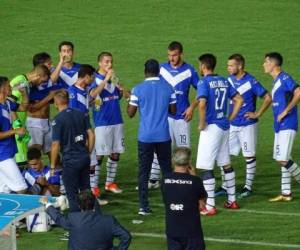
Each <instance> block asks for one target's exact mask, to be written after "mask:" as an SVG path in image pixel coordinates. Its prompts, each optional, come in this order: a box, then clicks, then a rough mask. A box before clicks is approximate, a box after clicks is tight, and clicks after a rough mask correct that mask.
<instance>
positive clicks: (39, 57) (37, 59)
mask: <svg viewBox="0 0 300 250" xmlns="http://www.w3.org/2000/svg"><path fill="white" fill-rule="evenodd" d="M50 59H51V56H50V55H49V54H48V53H47V52H41V53H37V54H35V55H34V56H33V58H32V64H33V66H34V67H35V66H37V65H41V64H44V63H45V62H47V61H48V60H50Z"/></svg>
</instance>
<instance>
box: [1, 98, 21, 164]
mask: <svg viewBox="0 0 300 250" xmlns="http://www.w3.org/2000/svg"><path fill="white" fill-rule="evenodd" d="M18 107H19V104H17V103H15V102H12V101H10V100H7V101H6V102H5V103H0V131H1V132H5V131H8V130H10V129H12V120H11V111H17V109H18ZM16 153H17V146H16V141H15V136H11V137H8V138H5V139H2V140H0V161H4V160H7V159H10V158H14V156H15V154H16Z"/></svg>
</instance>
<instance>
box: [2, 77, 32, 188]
mask: <svg viewBox="0 0 300 250" xmlns="http://www.w3.org/2000/svg"><path fill="white" fill-rule="evenodd" d="M19 91H20V93H21V95H22V97H23V98H22V102H21V103H20V104H17V103H15V102H13V101H11V100H9V99H8V96H9V95H10V94H11V87H10V85H9V80H8V78H7V77H5V76H0V193H10V192H11V191H13V192H17V193H25V192H26V191H27V185H26V183H25V180H24V178H23V176H22V174H21V173H20V170H19V168H18V166H17V164H16V161H15V159H14V157H15V154H16V153H17V146H16V142H15V135H19V136H24V134H25V132H26V130H25V128H24V127H20V128H17V129H13V128H12V112H15V111H23V112H25V111H26V110H27V106H28V99H27V94H26V90H25V88H20V89H19ZM26 102H27V103H26Z"/></svg>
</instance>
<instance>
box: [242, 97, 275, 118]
mask: <svg viewBox="0 0 300 250" xmlns="http://www.w3.org/2000/svg"><path fill="white" fill-rule="evenodd" d="M262 98H263V103H262V105H261V106H260V108H259V110H258V111H257V112H247V113H246V114H245V117H247V118H248V119H256V118H259V117H261V116H262V115H263V114H264V113H265V112H266V110H267V109H268V108H269V107H270V105H271V102H272V97H271V95H270V94H269V93H268V92H267V93H266V94H265V95H264V96H263V97H262Z"/></svg>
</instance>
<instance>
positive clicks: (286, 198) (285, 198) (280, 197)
mask: <svg viewBox="0 0 300 250" xmlns="http://www.w3.org/2000/svg"><path fill="white" fill-rule="evenodd" d="M292 199H293V197H292V195H291V194H289V195H283V194H280V195H278V196H276V197H274V198H271V199H269V201H270V202H278V201H291V200H292Z"/></svg>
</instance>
